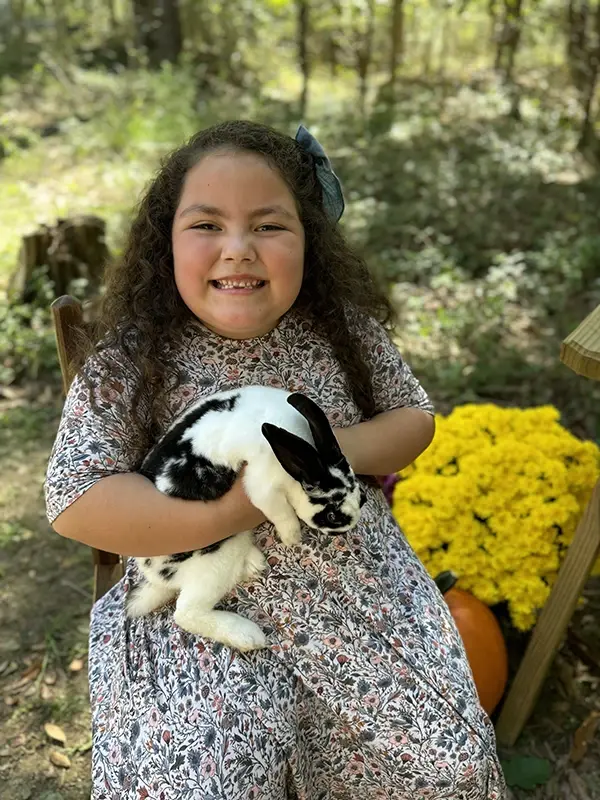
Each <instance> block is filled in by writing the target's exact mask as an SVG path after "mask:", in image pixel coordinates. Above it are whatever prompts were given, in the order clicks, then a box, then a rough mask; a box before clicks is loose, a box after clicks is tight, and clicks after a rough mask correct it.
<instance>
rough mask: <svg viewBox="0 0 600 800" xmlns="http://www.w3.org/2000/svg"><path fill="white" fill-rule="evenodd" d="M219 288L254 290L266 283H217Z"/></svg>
mask: <svg viewBox="0 0 600 800" xmlns="http://www.w3.org/2000/svg"><path fill="white" fill-rule="evenodd" d="M215 283H216V284H217V286H223V287H224V288H226V289H254V288H256V287H257V286H259V285H260V284H261V283H264V281H248V280H246V281H231V280H225V281H215Z"/></svg>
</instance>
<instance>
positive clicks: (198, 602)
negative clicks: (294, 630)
mask: <svg viewBox="0 0 600 800" xmlns="http://www.w3.org/2000/svg"><path fill="white" fill-rule="evenodd" d="M259 557H260V558H259ZM265 564H266V562H265V560H264V558H263V556H262V553H261V552H260V550H258V548H257V547H256V545H255V544H254V537H253V535H252V532H251V531H246V532H244V533H240V534H238V535H237V536H232V537H231V538H229V539H226V540H224V541H223V542H221V544H220V547H219V549H218V550H216V551H214V552H212V553H206V554H205V555H202V556H201V557H200V558H199V559H198V560H197V561H196V563H195V564H192V563H191V559H190V561H189V562H186V564H185V565H183V567H182V571H183V570H186V571H187V570H190V571H191V570H194V579H185V578H184V576H182V581H181V583H182V589H181V593H180V595H179V598H178V599H177V604H176V607H175V613H174V615H173V619H174V620H175V622H176V623H177V625H179V626H180V627H181V628H183V629H184V630H186V631H189V632H190V633H195V634H197V635H198V636H204V637H206V638H207V639H213V640H214V641H217V642H221V643H222V644H225V645H227V646H228V647H232V648H234V649H236V650H256V649H258V648H261V647H265V646H266V644H267V640H266V638H265V635H264V634H263V632H262V631H261V629H260V628H259V627H258V625H256V624H255V623H254V622H252V621H251V620H249V619H245V618H244V617H241V616H239V615H238V614H233V613H231V612H229V611H217V610H215V608H214V607H215V606H216V605H217V603H218V602H219V601H220V600H222V599H223V597H225V595H227V594H228V593H229V592H230V591H231V590H232V589H233V588H234V587H235V586H236V585H237V584H238V583H241V582H242V581H243V580H245V579H246V578H248V577H250V575H249V567H250V568H251V569H252V576H255V575H256V574H257V572H258V571H259V570H258V568H259V567H260V571H262V568H264V566H265Z"/></svg>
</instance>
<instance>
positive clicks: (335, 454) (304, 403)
mask: <svg viewBox="0 0 600 800" xmlns="http://www.w3.org/2000/svg"><path fill="white" fill-rule="evenodd" d="M287 401H288V403H289V404H290V405H291V406H292V408H295V409H296V411H298V412H299V413H300V414H302V416H303V417H304V419H305V420H306V421H307V422H308V424H309V426H310V431H311V433H312V435H313V439H314V440H315V446H316V448H317V450H318V451H319V453H320V454H321V455H323V456H325V457H326V458H327V461H328V463H329V462H331V463H336V462H338V461H345V459H344V455H343V453H342V451H341V450H340V446H339V444H338V441H337V439H336V438H335V434H334V432H333V430H332V429H331V425H330V424H329V420H328V419H327V416H326V414H325V412H324V411H323V409H322V408H320V407H319V406H318V405H317V404H316V403H315V402H314V401H313V400H311V399H310V397H307V396H306V395H304V394H301V393H300V392H295V393H294V394H291V395H290V396H289V397H288V399H287Z"/></svg>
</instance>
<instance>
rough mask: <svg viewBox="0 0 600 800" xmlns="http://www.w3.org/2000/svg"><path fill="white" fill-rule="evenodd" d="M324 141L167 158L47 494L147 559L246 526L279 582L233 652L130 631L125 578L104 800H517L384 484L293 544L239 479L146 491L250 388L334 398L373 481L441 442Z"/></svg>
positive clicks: (96, 697)
mask: <svg viewBox="0 0 600 800" xmlns="http://www.w3.org/2000/svg"><path fill="white" fill-rule="evenodd" d="M342 211H343V198H342V194H341V189H340V186H339V183H338V181H337V178H336V176H335V174H334V173H333V172H332V170H331V167H330V164H329V161H328V159H327V157H326V155H325V153H324V152H323V150H322V148H321V147H320V145H319V144H318V142H317V141H316V140H315V139H314V138H313V137H312V136H311V135H310V134H309V133H308V131H306V130H305V129H304V128H300V130H299V133H298V135H297V137H296V139H295V140H294V139H291V138H289V137H287V136H284V135H281V134H279V133H277V132H276V131H273V130H271V129H270V128H267V127H264V126H262V125H258V124H254V123H249V122H230V123H225V124H221V125H217V126H215V127H213V128H210V129H208V130H205V131H202V132H200V133H199V134H197V135H196V136H194V137H193V138H192V139H191V140H190V141H189V142H188V143H187V144H186V145H185V146H183V147H182V148H180V149H178V150H177V151H175V152H174V153H173V154H172V155H170V157H169V158H167V159H166V160H165V162H164V163H163V165H162V168H161V169H160V171H159V172H158V174H157V176H156V177H155V179H154V181H153V182H152V184H151V185H150V188H149V189H148V191H147V192H146V194H145V196H144V198H143V199H142V201H141V204H140V206H139V210H138V213H137V216H136V218H135V221H134V222H133V225H132V228H131V233H130V236H129V242H128V245H127V248H126V250H125V253H124V256H123V259H122V262H121V263H120V264H119V265H118V267H117V268H115V269H112V270H111V271H110V272H109V274H108V277H107V289H106V295H105V298H104V304H103V310H102V312H101V317H100V324H99V326H98V329H97V331H96V333H95V337H94V339H93V340H92V345H93V346H92V347H91V350H90V352H89V353H88V357H87V358H86V360H85V364H84V365H83V367H82V369H81V370H80V373H79V376H78V378H76V380H75V381H74V383H73V385H72V387H71V390H70V392H69V395H68V398H67V401H66V404H65V409H64V413H63V417H62V421H61V424H60V428H59V431H58V435H57V438H56V442H55V445H54V449H53V452H52V456H51V459H50V464H49V468H48V475H47V480H46V498H47V509H48V517H49V520H50V522H51V524H52V525H53V527H54V529H55V530H56V531H57V532H58V533H60V534H62V535H63V536H67V537H70V538H74V539H77V540H79V541H81V542H84V543H85V544H88V545H92V546H95V547H98V548H101V549H103V550H108V551H112V552H115V553H126V554H128V555H130V556H152V555H165V554H170V553H176V552H181V551H186V550H192V549H194V548H199V547H205V546H208V545H210V544H212V543H214V542H216V541H219V540H221V539H224V538H225V537H227V536H229V535H232V534H234V533H238V532H240V531H242V530H246V529H248V528H257V530H256V538H257V542H258V545H259V547H260V548H261V549H263V550H264V552H265V554H266V556H267V559H268V563H269V565H270V570H269V571H268V573H266V574H264V575H262V576H261V577H260V578H259V579H257V580H256V581H254V582H253V583H250V584H246V585H244V586H242V587H239V588H238V589H236V591H235V592H234V593H232V595H231V596H229V597H228V598H227V600H226V602H225V603H223V604H222V607H224V608H227V609H231V610H237V611H238V612H239V613H240V614H242V615H243V616H244V617H247V618H248V619H252V620H254V621H255V622H257V623H258V624H259V625H260V627H261V628H262V630H263V631H264V632H265V633H266V635H267V638H268V642H269V644H268V647H267V648H265V649H263V650H258V651H254V652H251V653H247V654H241V653H239V652H235V651H232V650H229V649H227V648H225V647H223V646H222V645H217V644H215V643H213V642H211V641H209V640H203V639H201V638H199V637H197V636H193V635H190V634H187V633H185V632H184V631H182V630H181V629H180V628H178V627H177V626H176V625H175V624H174V623H173V620H172V614H173V609H172V606H170V607H166V608H163V609H161V610H159V611H158V612H156V613H153V614H151V615H149V616H147V617H144V618H141V619H135V620H129V619H127V618H126V617H125V614H124V596H125V594H126V592H127V591H128V589H129V587H131V586H132V585H135V583H136V582H137V581H138V580H139V575H138V574H137V573H136V568H135V565H134V562H133V560H132V559H130V560H129V562H128V565H127V573H126V576H125V577H124V578H123V580H121V581H120V582H119V584H118V585H117V586H115V587H114V588H113V589H112V590H111V591H110V592H109V593H108V594H106V595H105V596H104V597H103V598H102V599H101V600H99V601H98V603H96V605H95V606H94V608H93V610H92V619H91V632H90V653H89V677H90V694H91V706H92V721H93V758H92V773H93V790H92V798H93V800H134V798H135V800H140V798H151V799H152V800H208V799H209V798H211V800H237V799H238V798H240V799H241V798H262V799H263V800H284V798H298V799H299V800H319V799H321V800H350V798H360V797H370V798H391V799H392V800H409V799H410V800H417V798H430V799H435V800H441V798H451V800H501V798H503V797H504V782H503V778H502V773H501V770H500V767H499V765H498V761H497V758H496V754H495V741H494V734H493V729H492V726H491V723H490V721H489V720H488V718H487V717H486V716H485V714H484V712H483V711H482V710H481V708H480V706H479V703H478V701H477V696H476V691H475V688H474V685H473V681H472V677H471V674H470V670H469V667H468V665H467V661H466V658H465V653H464V650H463V648H462V645H461V642H460V639H459V636H458V633H457V630H456V628H455V626H454V624H453V621H452V618H451V616H450V614H449V612H448V610H447V608H446V605H445V603H444V601H443V599H442V597H441V596H440V594H439V593H438V591H437V589H436V587H435V585H434V584H433V582H432V581H431V580H430V578H429V577H428V576H427V574H426V572H425V570H424V569H423V567H422V566H421V564H420V563H419V561H418V560H417V558H416V557H415V555H414V553H413V552H412V550H411V549H410V547H409V545H408V544H407V542H406V540H405V539H404V536H403V535H402V532H401V531H400V530H399V529H398V527H397V525H396V523H395V522H394V519H393V517H392V516H391V514H390V511H389V508H388V506H387V504H386V502H385V499H384V496H383V493H382V491H381V490H380V489H379V488H376V486H375V485H374V482H373V481H372V480H371V481H369V480H367V481H366V482H367V483H368V484H369V488H368V490H367V492H368V502H367V503H366V505H365V506H364V507H363V510H362V516H361V520H360V522H359V525H358V527H357V528H356V529H355V530H354V531H352V532H351V533H350V534H349V535H347V536H342V537H332V536H326V535H324V534H320V533H317V532H315V531H310V530H308V529H305V530H304V535H303V542H302V544H301V545H299V546H298V547H295V548H291V549H285V548H283V547H282V546H281V545H280V543H279V542H278V540H277V539H276V538H275V537H274V536H273V534H272V531H271V529H270V527H269V525H268V524H267V523H266V522H265V520H264V518H262V517H261V515H260V513H259V512H258V511H257V509H255V508H253V507H252V506H251V505H250V503H249V501H248V499H247V498H246V496H245V495H244V492H243V489H242V487H241V481H240V480H239V479H238V480H237V481H236V483H235V485H234V487H233V488H232V489H231V491H230V492H228V493H227V494H226V495H225V496H224V497H223V498H222V499H220V500H217V501H214V502H211V503H200V502H193V501H185V500H179V499H175V498H170V497H167V496H165V495H163V494H161V493H160V492H158V491H157V490H156V489H155V488H154V486H153V485H152V484H151V483H150V482H149V481H148V480H146V479H145V478H144V477H142V476H141V475H139V474H136V469H137V468H138V467H139V465H140V463H141V461H142V459H143V457H144V455H145V454H146V452H147V451H148V450H149V448H150V446H151V444H152V442H153V441H155V440H156V438H157V437H158V436H159V435H160V433H161V432H162V431H164V430H165V428H166V427H167V426H168V424H169V422H170V420H172V419H173V417H174V416H175V415H176V414H179V413H180V412H181V411H182V410H183V409H185V408H186V407H187V406H188V405H189V404H190V403H192V402H194V401H195V400H197V399H198V398H199V397H202V396H205V395H208V394H212V393H213V392H215V391H219V390H223V389H229V388H235V387H238V386H243V385H249V384H262V385H267V386H278V387H282V388H285V389H287V390H289V391H301V392H304V393H306V394H307V395H308V396H310V397H311V398H312V399H314V400H315V401H317V402H318V403H319V404H320V405H321V407H322V408H323V409H324V410H325V412H326V413H327V415H328V417H329V420H330V422H331V423H332V425H333V426H334V427H335V429H336V435H337V436H338V439H339V442H340V445H341V447H342V450H343V451H344V453H345V454H346V456H347V457H348V460H349V461H350V463H351V464H352V466H353V467H354V470H355V471H356V473H357V474H359V475H364V476H372V475H381V474H385V473H390V472H393V471H396V470H399V469H402V468H404V467H406V466H407V465H408V464H410V463H411V462H412V461H413V460H414V459H415V458H416V457H417V456H418V455H419V454H420V453H421V452H422V451H423V450H424V449H425V448H426V447H427V446H428V444H429V443H430V441H431V439H432V437H433V430H434V422H433V411H432V407H431V404H430V402H429V400H428V398H427V395H426V394H425V392H424V391H423V389H422V388H421V386H420V385H419V383H418V382H417V380H416V379H415V377H414V376H413V375H412V373H411V371H410V369H409V367H408V366H407V365H406V363H405V362H404V361H403V360H402V359H401V358H400V356H399V355H398V353H397V351H396V349H395V347H394V346H393V344H392V343H391V341H390V339H389V337H388V335H387V333H386V331H385V328H384V326H383V324H382V323H384V324H385V323H387V322H388V320H389V318H390V308H389V305H388V302H387V300H386V299H385V298H384V297H383V296H382V295H380V294H379V292H378V291H377V289H376V287H375V286H374V283H373V281H372V279H371V276H370V274H369V272H368V270H367V267H366V266H365V264H364V263H363V262H362V261H361V259H360V258H359V257H358V256H357V255H356V254H355V253H353V252H352V250H351V249H350V248H349V247H348V245H347V244H346V243H345V241H344V239H343V238H342V235H341V233H340V231H339V229H338V227H337V225H336V223H337V220H338V218H339V216H340V215H341V213H342Z"/></svg>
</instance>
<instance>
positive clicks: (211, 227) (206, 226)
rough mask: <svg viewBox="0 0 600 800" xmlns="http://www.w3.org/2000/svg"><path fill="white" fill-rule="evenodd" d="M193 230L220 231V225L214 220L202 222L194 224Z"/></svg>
mask: <svg viewBox="0 0 600 800" xmlns="http://www.w3.org/2000/svg"><path fill="white" fill-rule="evenodd" d="M192 230H193V231H218V230H219V226H218V225H215V223H214V222H201V223H200V224H199V225H192Z"/></svg>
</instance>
